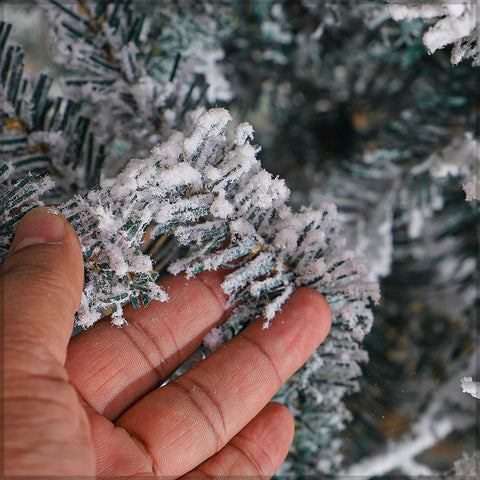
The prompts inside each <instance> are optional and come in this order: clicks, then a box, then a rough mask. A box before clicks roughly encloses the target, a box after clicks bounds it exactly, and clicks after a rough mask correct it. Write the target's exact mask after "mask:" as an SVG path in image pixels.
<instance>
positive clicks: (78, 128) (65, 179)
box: [0, 21, 105, 202]
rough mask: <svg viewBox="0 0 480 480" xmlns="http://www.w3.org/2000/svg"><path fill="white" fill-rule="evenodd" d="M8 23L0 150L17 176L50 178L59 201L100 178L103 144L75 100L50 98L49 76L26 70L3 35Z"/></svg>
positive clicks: (0, 84) (1, 69) (2, 54)
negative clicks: (54, 183)
mask: <svg viewBox="0 0 480 480" xmlns="http://www.w3.org/2000/svg"><path fill="white" fill-rule="evenodd" d="M11 28H12V26H11V25H10V24H7V23H5V22H1V21H0V101H1V105H2V109H1V116H0V153H1V155H2V159H3V161H5V162H9V163H11V165H12V166H13V167H15V168H14V171H13V170H12V171H11V173H12V174H13V175H14V177H15V178H17V179H18V178H22V177H23V176H24V175H25V174H26V173H27V172H34V173H36V174H40V175H42V174H49V175H51V176H52V177H55V179H56V193H55V195H56V198H55V200H56V201H57V202H58V201H59V200H60V199H62V198H63V199H65V198H66V196H67V195H68V196H70V195H71V193H72V192H75V191H86V190H87V189H88V188H91V187H93V186H94V185H95V184H96V183H97V182H98V181H99V179H100V170H101V167H102V164H103V161H104V157H105V148H104V145H103V144H102V143H101V142H99V141H98V140H97V137H96V135H95V133H94V131H93V128H92V124H91V123H92V122H91V121H90V119H89V118H87V117H85V116H83V115H81V114H80V112H79V109H80V105H79V104H78V103H76V102H74V101H72V100H66V99H63V98H61V97H57V98H51V96H50V89H51V86H52V83H53V79H52V78H51V77H50V76H48V75H47V74H45V73H41V74H39V75H38V76H36V77H35V78H32V77H31V76H30V75H29V74H28V73H26V72H25V69H24V60H23V58H24V54H23V51H22V49H21V48H20V46H19V45H17V44H15V43H13V42H10V41H9V40H8V37H9V34H10V31H11ZM12 178H13V177H12Z"/></svg>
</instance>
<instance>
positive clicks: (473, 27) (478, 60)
mask: <svg viewBox="0 0 480 480" xmlns="http://www.w3.org/2000/svg"><path fill="white" fill-rule="evenodd" d="M387 1H388V2H389V3H390V6H389V11H390V14H391V15H392V18H394V19H395V20H411V19H413V18H419V17H421V18H422V19H423V20H424V21H426V22H428V23H433V22H435V23H434V24H433V25H432V26H431V27H430V28H429V29H428V31H427V32H425V34H424V35H423V43H424V44H425V46H426V47H427V48H428V50H429V52H430V53H434V52H435V51H436V50H438V49H440V48H443V47H445V46H447V45H452V44H453V48H452V53H451V62H452V64H453V65H456V64H458V63H459V62H461V61H462V60H467V59H472V65H473V66H476V67H478V66H480V29H479V24H478V12H479V11H480V2H479V1H478V0H462V1H459V2H442V1H441V2H437V3H425V5H417V4H414V5H412V2H398V1H392V0H387Z"/></svg>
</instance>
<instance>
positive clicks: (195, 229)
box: [0, 108, 379, 465]
mask: <svg viewBox="0 0 480 480" xmlns="http://www.w3.org/2000/svg"><path fill="white" fill-rule="evenodd" d="M230 120H231V117H230V114H229V113H228V111H226V110H224V109H219V108H217V109H211V110H209V111H207V112H205V113H204V114H202V115H201V116H199V118H198V119H197V122H196V124H195V127H194V128H193V130H192V132H191V133H190V134H189V135H185V134H183V133H180V132H175V133H173V134H172V136H171V137H170V138H169V139H168V140H167V141H166V142H164V143H162V144H160V145H158V146H156V147H154V148H153V149H152V151H151V154H150V156H149V157H148V158H146V159H133V160H131V161H130V162H129V164H128V165H127V166H126V168H125V169H124V170H123V172H122V173H121V174H120V175H118V176H117V178H116V179H115V181H114V182H113V184H111V185H109V186H101V187H100V186H99V187H97V188H95V189H93V190H92V191H90V192H89V193H87V194H86V195H83V196H76V197H74V198H72V199H71V200H70V201H68V202H66V203H65V204H63V205H62V206H61V207H60V210H61V211H62V212H63V213H64V214H65V216H66V217H67V219H68V220H69V221H70V222H71V223H72V225H73V226H74V228H75V229H76V231H77V232H78V234H79V237H80V242H81V245H82V251H83V256H84V262H85V287H84V291H83V296H82V300H81V305H80V308H79V310H78V312H77V318H76V322H77V324H78V325H80V326H83V327H85V328H87V327H90V326H91V325H93V324H94V323H95V322H96V321H97V320H98V319H100V318H101V317H102V316H104V315H105V314H106V313H109V312H110V313H111V319H112V322H113V323H114V324H115V325H121V324H122V323H124V322H125V319H124V318H123V312H122V307H123V306H124V305H125V304H126V303H128V302H132V303H133V305H134V306H135V307H140V305H141V303H143V305H146V304H148V303H149V302H150V301H151V300H152V299H155V300H159V301H166V300H168V296H167V294H166V293H165V291H164V290H163V289H162V288H161V287H160V286H159V285H157V283H155V280H156V278H157V272H156V271H155V264H154V262H153V261H152V259H151V257H150V256H149V255H147V254H146V253H144V252H143V251H142V245H143V244H144V243H145V242H148V241H149V240H152V239H153V240H155V239H157V238H159V237H161V236H164V235H168V236H171V237H174V238H175V239H176V240H177V241H178V243H179V244H180V245H182V246H184V247H188V254H187V255H186V256H184V257H180V258H177V259H176V260H174V261H173V262H171V264H170V266H169V271H170V272H171V273H172V274H179V273H180V272H185V273H186V275H187V276H193V275H195V274H197V273H199V272H201V271H203V270H216V269H218V268H220V267H222V268H225V269H227V272H228V273H227V275H226V277H225V280H224V282H223V285H222V287H223V290H224V291H225V292H226V293H227V294H228V295H229V297H230V302H231V303H232V304H235V305H236V308H234V310H233V313H232V316H231V317H230V319H229V320H228V321H227V323H229V324H230V325H231V327H232V329H233V330H234V331H238V330H239V329H241V328H243V327H244V326H245V325H247V324H248V323H249V322H250V321H252V320H253V319H255V318H257V317H259V316H260V315H263V317H264V325H265V327H266V328H267V327H268V325H269V323H270V322H271V321H275V320H274V316H275V314H276V312H278V311H279V310H280V309H281V308H282V305H283V304H284V302H285V301H286V300H287V299H288V297H289V296H290V294H291V293H292V292H293V290H294V289H295V288H296V287H299V286H303V285H307V286H310V287H313V288H315V289H317V290H318V291H320V292H322V293H323V294H324V295H325V296H326V298H327V300H328V301H329V302H330V305H331V308H332V311H333V313H334V321H333V327H332V331H331V334H330V336H329V337H328V338H327V340H326V341H325V342H324V343H323V344H322V346H321V347H320V349H319V350H318V351H317V352H316V354H315V355H314V356H313V357H312V360H311V361H310V362H309V363H307V365H306V366H305V367H304V368H303V369H302V370H301V371H300V372H299V373H298V374H297V376H296V377H295V378H294V380H292V381H290V382H289V383H288V385H286V386H285V387H284V388H283V389H282V390H281V392H280V393H279V396H280V397H281V398H282V399H283V400H284V401H285V403H287V404H288V405H289V406H290V408H291V409H292V411H294V412H296V413H297V415H298V414H299V412H301V402H302V401H304V399H305V396H312V397H313V398H315V399H316V400H315V401H316V402H317V404H318V408H319V410H318V412H309V418H308V420H307V419H304V420H301V421H302V422H303V421H308V423H309V425H310V426H312V427H313V428H312V429H311V432H312V433H311V438H309V437H308V435H307V436H304V438H302V439H300V443H299V446H298V447H297V448H301V449H305V450H308V451H311V452H312V453H313V452H316V458H317V459H318V461H322V462H324V463H325V462H331V464H332V465H335V464H337V463H338V461H339V459H338V458H336V457H335V456H332V455H331V454H330V453H331V450H329V449H332V448H333V446H332V445H330V441H329V434H331V433H332V432H335V431H338V430H339V429H341V428H343V427H344V425H345V423H346V421H347V419H348V418H349V415H350V414H349V412H348V410H347V408H346V407H345V405H344V404H343V403H342V402H341V399H342V397H343V396H344V395H345V394H346V393H347V392H350V391H352V389H354V388H355V387H356V381H355V378H356V377H358V376H359V375H360V367H359V365H358V363H359V362H362V361H365V360H366V357H367V355H366V353H365V352H364V351H363V350H362V349H361V347H360V343H361V341H362V339H363V337H364V335H365V334H366V333H367V332H368V331H369V330H370V328H371V324H372V312H371V311H370V309H369V305H370V303H371V302H376V301H377V300H378V298H379V288H378V284H377V283H375V282H368V281H366V280H365V278H366V274H367V271H366V267H365V266H364V264H363V263H362V262H360V261H359V260H358V259H357V258H355V255H354V254H353V253H352V252H350V251H348V250H345V241H344V240H343V239H342V237H341V236H340V235H339V233H338V226H337V217H336V209H335V206H334V205H333V204H330V203H324V204H322V205H320V207H319V208H318V209H310V208H304V209H301V210H300V211H298V212H294V211H292V209H291V208H290V207H289V206H288V205H287V201H288V198H289V195H290V192H289V190H288V188H287V187H286V185H285V183H284V182H283V181H282V180H280V179H278V178H274V177H273V176H272V175H271V174H269V173H268V172H267V171H266V170H264V169H263V168H262V167H261V164H260V161H259V160H258V159H257V153H258V151H259V148H258V147H256V146H255V145H253V144H252V143H251V140H252V139H253V128H252V126H251V125H249V124H248V123H242V124H240V125H238V126H237V127H236V128H235V129H233V131H232V132H231V134H227V130H228V128H227V127H228V124H229V122H230ZM8 169H9V167H7V166H6V167H4V171H5V175H7V174H8ZM10 170H11V169H10ZM51 187H52V184H51V183H50V181H49V180H47V179H42V178H39V177H35V176H33V175H32V176H31V178H29V177H25V179H23V180H20V181H18V182H16V183H15V184H14V185H9V184H8V180H7V179H6V178H5V182H4V183H3V184H2V192H0V193H1V195H2V198H1V201H0V202H1V205H2V212H3V219H2V220H3V221H2V224H1V225H0V233H1V235H0V236H1V239H2V243H1V244H2V245H8V243H9V241H10V240H11V238H12V236H13V234H14V231H15V227H16V223H17V222H18V220H19V219H20V218H21V216H22V214H23V213H24V212H25V211H27V210H28V209H29V208H31V207H32V206H34V205H37V204H38V196H39V194H40V193H42V191H44V190H45V189H47V188H51ZM14 209H15V210H14ZM12 211H16V212H17V215H16V216H13V217H12V216H11V214H12ZM2 253H3V255H4V254H5V253H6V249H4V250H3V251H2ZM217 333H218V332H217ZM211 336H212V335H210V337H211ZM217 336H218V335H217ZM214 340H215V341H214V342H213V343H215V344H217V345H218V343H219V342H220V343H221V338H220V339H218V338H216V339H214ZM207 345H212V339H211V338H210V339H209V340H208V341H207ZM320 367H321V368H320ZM300 391H302V392H303V393H302V394H300ZM302 398H303V400H302ZM299 421H300V419H299ZM333 450H335V452H336V454H335V455H336V456H338V451H337V450H338V449H337V448H334V449H333ZM329 452H330V453H329Z"/></svg>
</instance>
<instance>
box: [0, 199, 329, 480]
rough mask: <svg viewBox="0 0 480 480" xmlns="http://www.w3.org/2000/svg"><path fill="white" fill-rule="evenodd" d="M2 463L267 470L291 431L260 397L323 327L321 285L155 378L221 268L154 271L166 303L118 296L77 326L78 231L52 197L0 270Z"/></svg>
mask: <svg viewBox="0 0 480 480" xmlns="http://www.w3.org/2000/svg"><path fill="white" fill-rule="evenodd" d="M0 275H1V295H2V297H1V299H0V301H1V304H2V305H3V311H2V325H3V335H4V338H3V341H4V347H3V348H4V391H3V395H4V399H3V406H4V420H3V421H4V463H5V467H4V468H5V470H4V473H5V474H6V475H22V476H25V475H49V476H53V475H81V476H88V475H98V476H99V477H114V476H131V475H146V476H148V475H168V476H175V477H180V476H183V475H186V476H187V477H188V476H189V475H192V476H193V475H198V476H202V477H203V476H204V477H206V478H209V477H217V476H233V475H245V476H246V475H255V476H260V477H262V478H263V477H266V476H271V475H273V474H274V473H275V471H276V470H277V469H278V468H279V466H280V465H281V463H282V462H283V460H284V458H285V456H286V454H287V452H288V449H289V447H290V444H291V441H292V436H293V429H294V425H293V418H292V415H291V414H290V412H289V411H288V410H287V408H286V407H284V406H282V405H280V404H278V403H269V401H270V399H271V398H272V396H273V395H274V394H275V393H276V391H277V390H278V388H279V387H280V386H281V385H282V384H283V383H284V382H285V381H286V380H287V379H288V378H289V377H290V376H291V375H292V374H293V373H294V372H295V371H296V370H297V369H298V368H299V367H300V366H301V365H302V364H303V363H304V362H305V361H306V360H307V358H308V357H309V356H310V355H311V353H312V352H313V351H314V350H315V349H316V348H317V346H318V345H319V344H320V342H321V341H322V340H323V339H324V338H325V336H326V335H327V333H328V330H329V328H330V310H329V307H328V305H327V303H326V301H325V299H324V298H323V297H322V296H321V295H320V294H319V293H317V292H315V291H313V290H311V289H308V288H302V289H299V290H297V291H296V292H295V293H294V294H293V295H292V297H291V298H290V300H289V301H288V302H287V304H286V305H285V307H284V309H283V311H282V312H281V313H279V314H278V315H277V317H276V318H275V319H274V320H273V321H272V323H271V326H270V327H269V328H268V329H262V324H263V321H262V320H261V319H259V320H257V321H256V322H254V323H252V324H251V325H250V326H248V327H247V328H246V329H245V330H244V331H243V332H242V333H240V334H239V335H238V336H237V337H235V338H234V339H233V340H232V341H230V342H229V343H228V344H226V345H225V346H223V347H222V348H220V349H219V350H217V351H216V352H214V353H213V354H212V355H210V356H209V357H208V358H207V359H205V360H203V361H202V362H200V363H199V364H197V365H196V366H195V367H193V368H192V369H190V370H189V371H187V372H186V373H185V374H183V375H182V376H180V377H178V378H177V379H175V380H173V381H172V382H170V383H169V384H167V385H166V386H163V387H159V385H161V384H162V383H163V382H164V380H165V379H167V378H168V377H169V376H170V375H171V373H172V372H173V371H175V370H176V368H177V367H178V366H179V365H180V364H181V363H182V362H183V361H184V360H185V359H186V358H187V357H188V356H190V355H191V354H192V353H193V352H194V351H195V350H196V348H197V347H198V346H199V345H200V343H201V340H202V338H203V337H204V335H205V334H206V333H207V332H208V331H209V330H210V329H211V328H212V327H214V326H215V325H218V324H219V323H220V322H221V320H222V317H223V316H224V313H225V309H226V303H227V302H226V300H227V299H226V297H225V295H224V294H223V292H222V290H221V287H220V285H221V281H222V278H221V274H220V273H218V272H208V273H204V274H201V275H198V276H197V277H195V278H192V279H190V280H186V279H185V277H182V276H178V277H171V278H168V279H167V280H165V281H164V282H162V284H163V286H164V288H165V289H166V291H167V292H168V293H169V296H170V300H169V302H167V303H160V302H151V303H150V304H149V305H148V307H146V308H141V309H137V310H135V309H133V308H129V307H127V308H126V309H125V316H126V318H127V319H128V324H127V325H125V326H123V327H122V328H115V327H112V326H111V324H110V322H109V320H108V319H105V320H102V321H100V322H98V323H97V324H95V325H94V326H93V327H92V328H91V329H89V330H87V331H85V332H82V333H80V334H78V335H76V336H75V337H73V338H72V339H70V335H71V332H72V326H73V317H74V313H75V311H76V309H77V307H78V305H79V302H80V297H81V292H82V287H83V261H82V255H81V250H80V245H79V241H78V238H77V236H76V234H75V232H74V230H73V228H72V227H71V226H70V225H69V224H68V222H66V221H65V219H64V218H63V217H62V216H61V215H58V214H55V213H53V212H52V210H49V209H46V208H41V209H35V210H32V212H31V213H29V214H27V215H26V216H25V217H24V219H23V220H22V222H21V223H20V225H19V227H18V230H17V234H16V236H15V239H14V241H13V243H12V247H11V249H10V253H9V256H8V258H7V260H6V261H5V263H4V265H3V266H2V267H1V270H0Z"/></svg>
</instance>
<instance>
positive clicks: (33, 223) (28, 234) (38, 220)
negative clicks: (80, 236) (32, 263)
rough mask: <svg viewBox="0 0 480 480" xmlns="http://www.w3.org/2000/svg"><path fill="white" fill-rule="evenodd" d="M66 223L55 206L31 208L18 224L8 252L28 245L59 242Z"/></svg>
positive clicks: (13, 251) (11, 252) (63, 233)
mask: <svg viewBox="0 0 480 480" xmlns="http://www.w3.org/2000/svg"><path fill="white" fill-rule="evenodd" d="M66 225H67V221H66V220H65V217H64V216H63V215H62V214H61V213H60V211H59V210H57V209H56V208H53V207H37V208H32V210H30V211H28V212H27V213H26V214H25V216H24V217H23V218H22V220H21V221H20V223H19V225H18V228H17V233H16V234H15V238H14V239H13V242H12V246H11V247H10V254H13V253H15V252H16V251H18V250H20V249H21V248H24V247H28V246H30V245H38V244H40V243H58V242H61V241H62V240H63V236H64V235H65V227H66Z"/></svg>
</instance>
